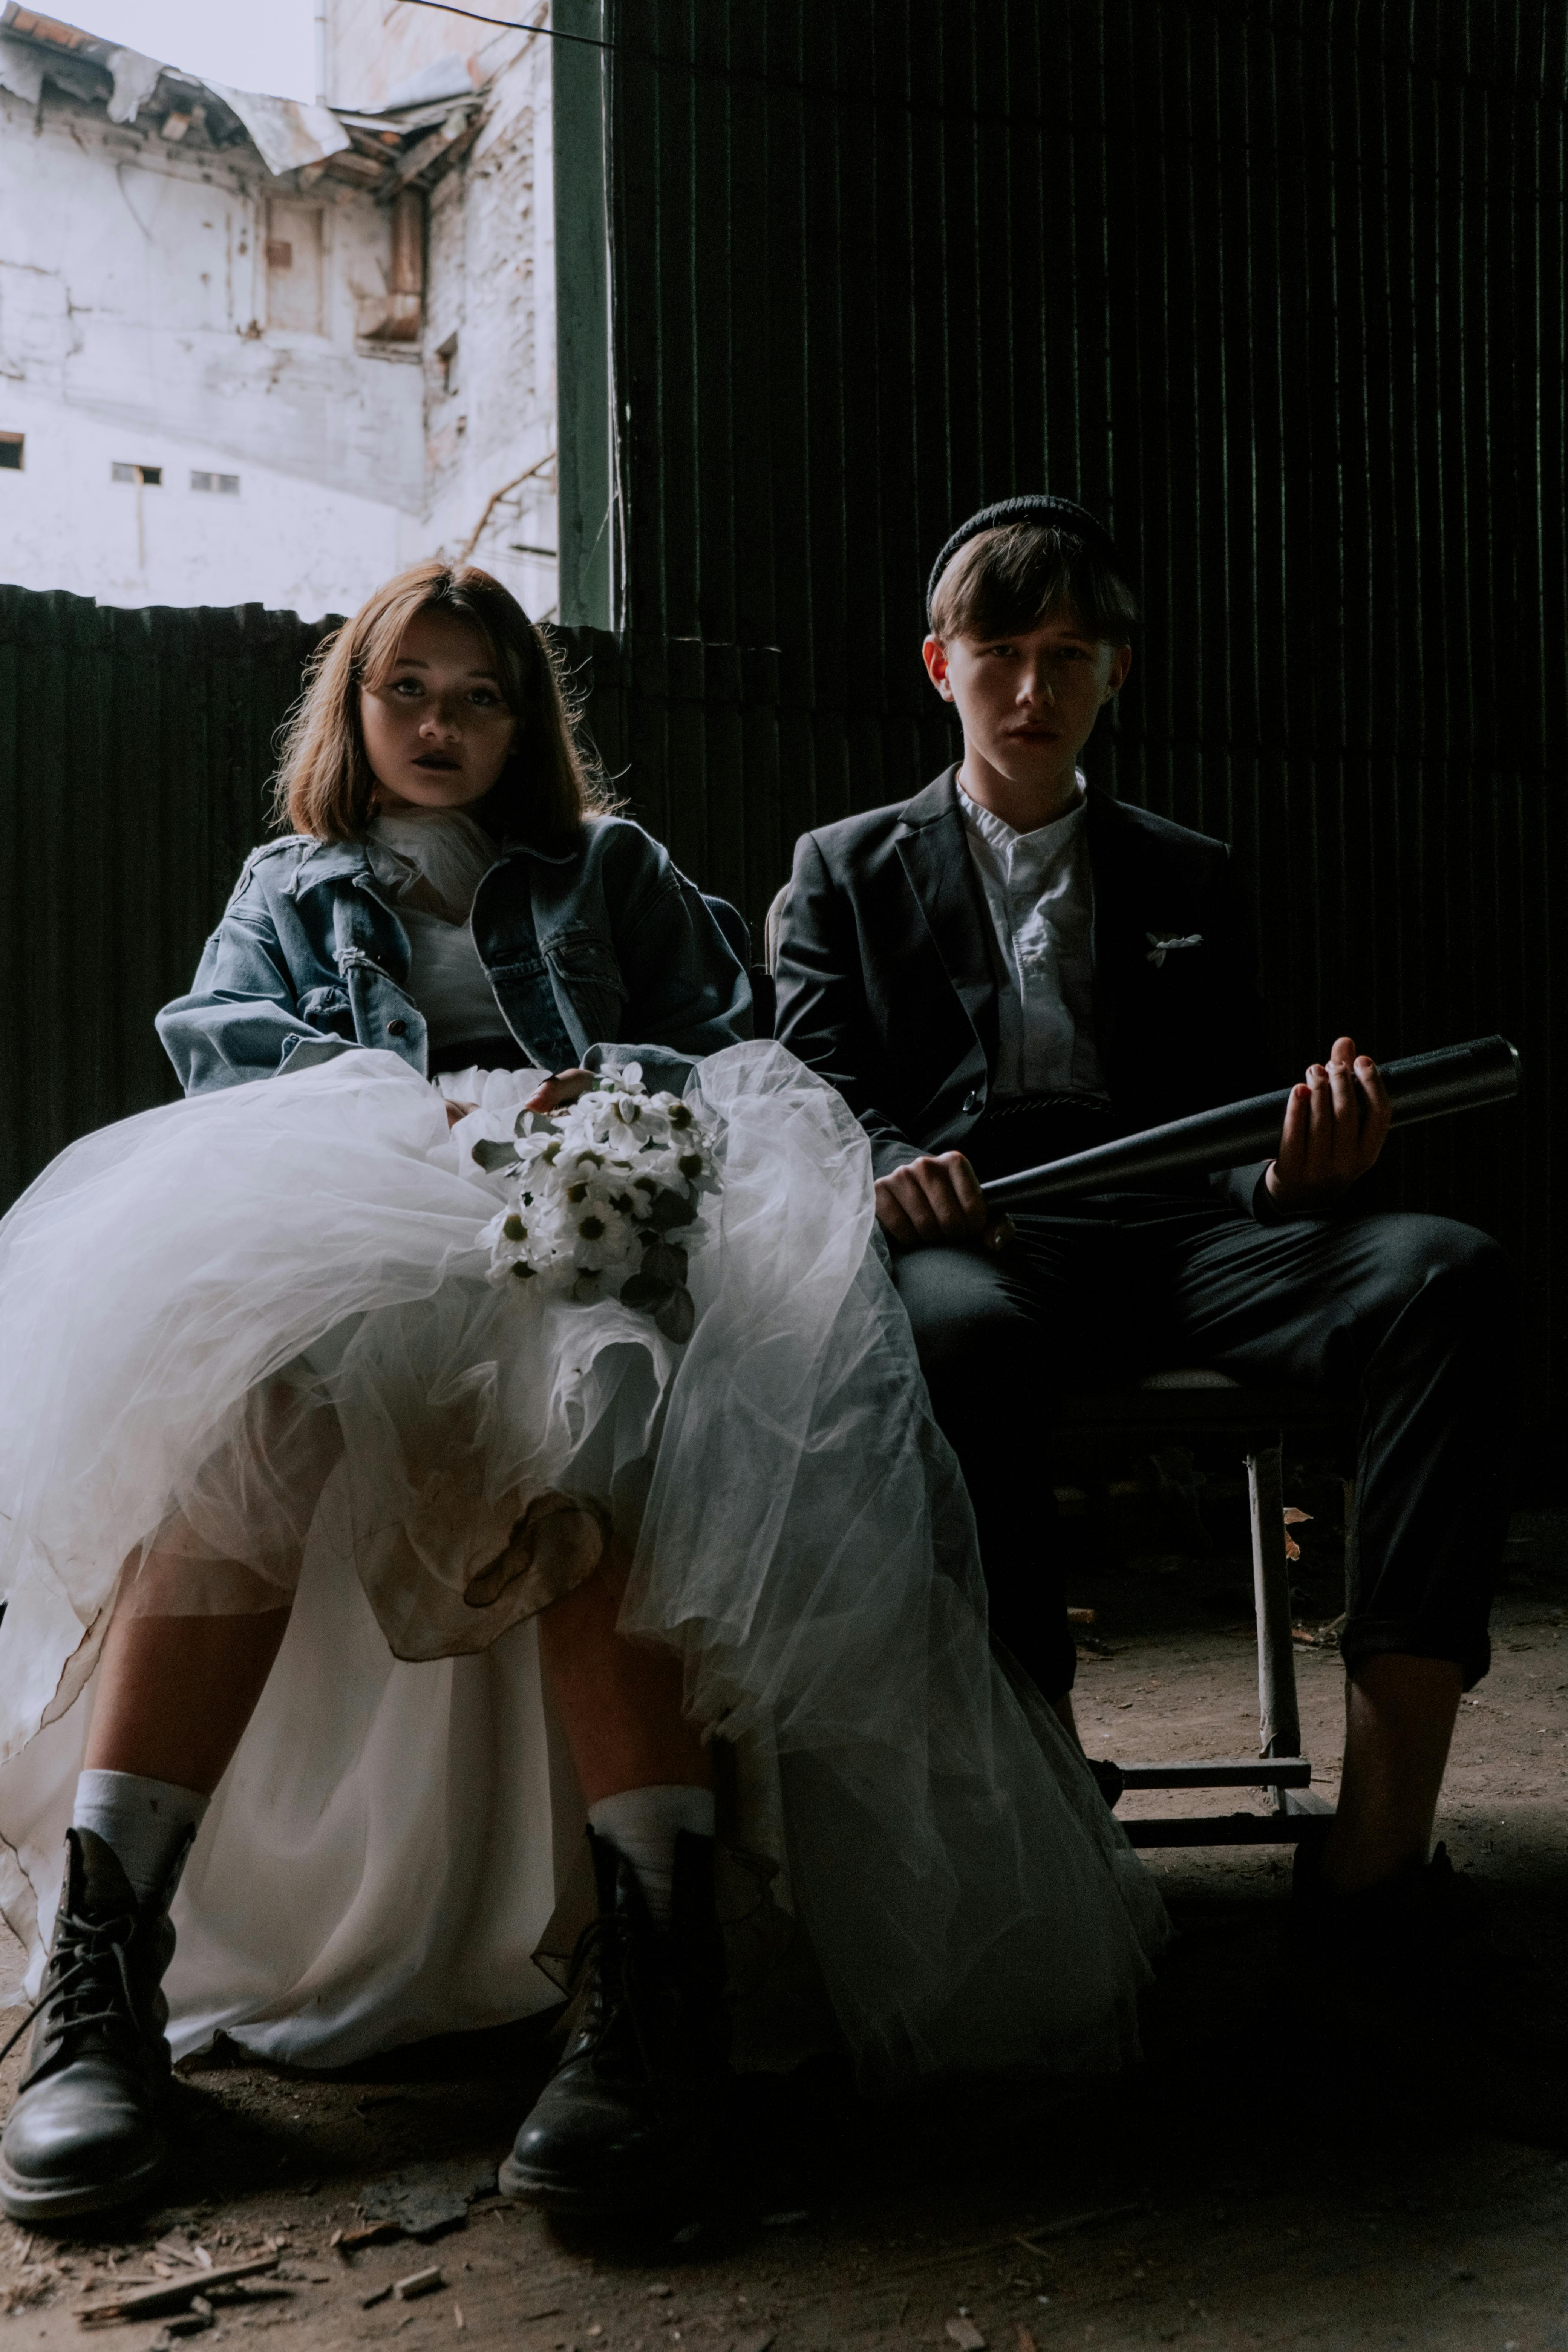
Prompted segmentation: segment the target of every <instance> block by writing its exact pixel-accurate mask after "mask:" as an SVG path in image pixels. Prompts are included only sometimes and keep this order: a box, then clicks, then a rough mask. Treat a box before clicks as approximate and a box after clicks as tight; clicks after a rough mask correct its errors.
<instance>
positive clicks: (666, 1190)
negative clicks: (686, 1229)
mask: <svg viewBox="0 0 1568 2352" xmlns="http://www.w3.org/2000/svg"><path fill="white" fill-rule="evenodd" d="M696 1214H697V1212H696V1210H695V1209H694V1208H693V1207H692V1205H691V1203H690V1202H689V1201H688V1200H686V1199H685V1198H684V1197H683V1196H682V1195H681V1194H680V1193H679V1192H675V1191H674V1190H673V1189H672V1188H671V1187H670V1186H669V1185H668V1184H661V1185H660V1186H659V1188H658V1192H656V1193H655V1194H654V1196H653V1199H652V1200H651V1201H650V1202H649V1203H648V1212H647V1222H648V1223H649V1224H650V1225H652V1226H653V1228H654V1230H655V1231H656V1232H657V1233H661V1234H667V1233H668V1232H669V1230H670V1228H671V1226H672V1225H689V1223H691V1221H692V1219H693V1218H694V1217H695V1216H696Z"/></svg>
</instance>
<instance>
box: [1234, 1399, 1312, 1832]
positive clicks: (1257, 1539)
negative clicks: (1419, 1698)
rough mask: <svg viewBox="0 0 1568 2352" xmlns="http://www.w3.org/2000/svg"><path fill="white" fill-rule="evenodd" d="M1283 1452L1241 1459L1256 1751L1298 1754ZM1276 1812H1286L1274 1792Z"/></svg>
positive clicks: (1274, 1448) (1281, 1794) (1271, 1449)
mask: <svg viewBox="0 0 1568 2352" xmlns="http://www.w3.org/2000/svg"><path fill="white" fill-rule="evenodd" d="M1283 1454H1284V1448H1283V1447H1282V1446H1280V1445H1270V1446H1268V1447H1267V1448H1266V1449H1264V1450H1263V1451H1262V1452H1260V1453H1257V1454H1248V1455H1247V1495H1248V1497H1249V1499H1250V1502H1251V1506H1252V1598H1253V1606H1254V1609H1255V1611H1256V1612H1257V1617H1258V1753H1259V1754H1260V1755H1263V1756H1300V1753H1301V1718H1300V1715H1299V1713H1298V1712H1297V1707H1296V1658H1295V1653H1294V1650H1293V1648H1292V1646H1291V1640H1290V1570H1289V1562H1288V1561H1287V1559H1286V1557H1285V1470H1284V1461H1283ZM1274 1807H1275V1811H1277V1812H1281V1813H1283V1812H1286V1811H1289V1806H1288V1805H1287V1803H1286V1791H1285V1790H1283V1789H1279V1790H1276V1791H1275V1794H1274Z"/></svg>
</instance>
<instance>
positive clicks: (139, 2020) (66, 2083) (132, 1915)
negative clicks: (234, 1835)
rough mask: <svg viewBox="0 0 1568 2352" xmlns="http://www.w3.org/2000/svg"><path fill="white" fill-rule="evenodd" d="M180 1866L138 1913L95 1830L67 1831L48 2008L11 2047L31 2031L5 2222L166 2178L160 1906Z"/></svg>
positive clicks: (13, 2130)
mask: <svg viewBox="0 0 1568 2352" xmlns="http://www.w3.org/2000/svg"><path fill="white" fill-rule="evenodd" d="M184 1858H185V1857H184V1851H182V1852H181V1854H180V1856H179V1860H178V1862H177V1863H176V1864H174V1868H173V1869H172V1870H171V1872H170V1874H169V1879H168V1883H167V1885H166V1886H165V1887H163V1889H162V1890H160V1892H159V1893H158V1894H157V1895H153V1896H152V1897H151V1898H150V1899H149V1900H148V1901H146V1902H144V1903H141V1902H138V1900H137V1897H136V1895H135V1894H134V1892H133V1891H132V1885H131V1882H130V1880H129V1879H128V1878H127V1877H126V1875H125V1873H124V1871H123V1870H122V1869H121V1865H120V1859H119V1856H118V1855H117V1854H116V1853H115V1852H114V1850H113V1848H112V1847H111V1846H109V1845H106V1844H105V1843H104V1841H103V1840H102V1839H101V1838H100V1837H99V1836H97V1835H96V1834H95V1833H94V1832H93V1831H91V1830H79V1829H71V1830H68V1831H67V1832H66V1883H65V1889H64V1892H63V1893H62V1895H61V1896H60V1907H59V1914H58V1917H57V1919H56V1921H55V1937H54V1943H53V1946H52V1947H51V1948H50V1952H49V1963H48V1968H47V1971H46V1973H45V1977H44V1990H43V1997H42V1999H41V2000H39V2002H38V2004H37V2008H36V2009H34V2010H32V2011H30V2012H29V2014H28V2016H27V2017H26V2018H25V2019H24V2020H23V2022H22V2025H21V2027H20V2028H19V2029H18V2030H17V2032H16V2033H14V2034H13V2035H12V2037H11V2040H10V2041H9V2042H7V2043H6V2045H5V2049H6V2050H10V2049H13V2048H14V2047H15V2046H16V2042H18V2041H19V2040H20V2039H21V2036H22V2033H24V2032H26V2028H27V2026H28V2024H30V2023H33V2021H34V2020H36V2021H37V2023H36V2025H35V2026H34V2032H33V2042H32V2048H31V2049H30V2051H29V2052H28V2053H27V2071H26V2074H24V2076H23V2078H22V2085H21V2088H20V2090H19V2091H18V2092H17V2094H16V2103H15V2105H13V2107H12V2109H11V2113H10V2115H9V2116H8V2117H7V2118H6V2123H5V2131H4V2133H0V2209H4V2210H5V2213H6V2214H8V2215H9V2217H10V2219H11V2220H12V2221H52V2220H55V2219H57V2218H59V2217H62V2216H64V2215H66V2214H69V2213H96V2212H99V2211H100V2210H102V2209H103V2208H104V2207H106V2206H110V2205H122V2204H125V2203H127V2202H128V2201H129V2200H131V2199H132V2198H133V2197H139V2196H140V2195H141V2194H142V2191H143V2190H145V2189H150V2188H151V2187H152V2186H153V2182H154V2181H155V2180H156V2179H157V2177H158V2175H159V2173H160V2172H161V2171H162V2170H163V2163H164V2159H165V2158H166V2156H167V2153H168V2149H167V2144H166V2142H165V2140H164V2137H163V2131H162V2130H161V2128H160V2126H159V2122H158V2112H159V2109H160V2107H161V2106H162V2105H163V2095H164V2092H165V2090H166V2088H167V2085H168V2080H169V2044H168V2042H167V2041H166V2040H165V2038H164V2032H163V2029H164V2027H165V2026H166V2025H167V2023H168V2021H169V2004H168V2002H167V2001H166V2000H164V1999H163V1993H162V1991H161V1990H159V1988H160V1984H161V1982H162V1979H163V1971H164V1970H165V1969H166V1968H167V1967H168V1965H169V1962H170V1959H171V1958H173V1956H174V1928H173V1927H171V1926H170V1924H169V1912H168V1906H169V1902H170V1900H171V1899H172V1897H173V1895H174V1887H175V1885H176V1884H177V1883H178V1880H179V1874H180V1867H181V1865H182V1864H184ZM4 2055H5V2052H4V2051H0V2057H3V2056H4Z"/></svg>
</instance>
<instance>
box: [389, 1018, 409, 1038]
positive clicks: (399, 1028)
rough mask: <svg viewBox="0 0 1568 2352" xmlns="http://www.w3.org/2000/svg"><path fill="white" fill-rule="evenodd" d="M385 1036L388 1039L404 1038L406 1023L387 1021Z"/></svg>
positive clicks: (406, 1029)
mask: <svg viewBox="0 0 1568 2352" xmlns="http://www.w3.org/2000/svg"><path fill="white" fill-rule="evenodd" d="M386 1034H387V1035H388V1036H389V1037H406V1036H407V1034H408V1024H407V1022H406V1021H389V1022H388V1023H387V1024H386Z"/></svg>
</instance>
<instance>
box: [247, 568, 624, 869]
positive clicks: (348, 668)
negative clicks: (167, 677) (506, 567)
mask: <svg viewBox="0 0 1568 2352" xmlns="http://www.w3.org/2000/svg"><path fill="white" fill-rule="evenodd" d="M419 613H449V614H451V615H452V616H453V617H454V618H455V619H458V620H464V621H469V622H471V623H472V624H473V625H474V627H475V628H477V629H478V630H479V633H480V635H482V636H483V638H484V640H485V643H486V644H487V645H488V646H489V650H490V655H491V657H492V659H493V660H494V662H495V666H496V677H497V680H498V683H499V684H500V691H501V698H502V700H503V701H504V702H505V704H506V706H507V708H508V709H509V710H510V711H511V713H512V714H513V716H514V717H515V719H516V720H517V733H516V735H515V736H514V738H513V739H512V747H511V750H510V753H509V754H508V756H507V763H506V766H505V767H504V769H503V770H502V771H501V777H500V783H499V784H498V785H497V786H496V792H495V800H494V803H493V806H492V810H491V812H490V813H489V814H490V818H491V827H492V830H494V831H496V832H498V833H503V834H505V833H511V834H516V835H521V837H522V838H524V839H526V840H529V841H532V842H536V843H539V844H541V845H543V844H546V843H553V842H564V841H566V840H569V839H570V838H571V836H572V835H574V834H575V833H576V831H577V830H578V828H579V827H580V825H581V824H582V822H583V819H584V817H585V816H587V815H589V814H591V813H593V812H595V811H598V810H608V809H611V808H613V807H614V806H615V801H614V798H613V796H612V795H611V794H610V793H608V792H607V790H606V789H605V784H604V782H603V781H602V779H601V778H600V776H599V774H598V772H597V770H596V768H595V766H594V765H592V764H591V763H590V761H589V760H588V759H587V758H586V757H585V756H584V751H583V749H582V747H581V745H580V744H579V742H578V740H577V731H576V723H575V722H576V716H577V713H576V709H575V708H574V703H573V700H572V698H571V697H570V694H569V691H568V688H567V685H566V681H565V677H564V674H563V667H562V664H561V661H560V657H559V656H558V655H557V654H556V653H555V651H554V649H553V647H552V646H550V645H549V644H548V643H547V642H546V640H545V639H544V637H543V636H542V635H541V633H540V631H539V630H538V629H537V628H536V627H535V625H534V624H533V623H532V622H531V620H530V619H529V617H528V614H526V613H525V612H524V611H523V609H522V606H521V604H519V603H518V601H517V599H516V597H515V596H513V595H511V594H510V593H509V592H508V591H507V590H506V589H505V588H503V587H502V586H501V583H500V581H499V580H496V579H493V578H492V577H491V575H490V574H489V572H479V571H477V570H476V569H475V568H474V567H473V566H472V565H471V564H464V565H454V564H450V563H441V562H430V563H416V564H415V565H414V566H413V568H412V569H411V570H409V571H407V572H399V573H398V575H397V577H396V579H395V580H389V581H388V582H387V583H386V585H385V586H384V588H378V589H377V590H376V592H375V593H374V596H371V597H368V598H367V599H366V601H365V602H364V604H362V605H361V606H360V609H359V611H358V612H357V613H356V614H354V616H353V620H352V621H345V622H344V623H343V625H342V628H340V629H335V630H334V631H333V632H332V634H331V636H330V637H327V638H325V639H324V640H323V642H322V643H321V646H319V647H318V649H317V651H316V653H315V654H314V656H312V658H311V661H310V666H309V667H308V668H307V670H306V672H305V689H304V692H303V693H302V694H301V695H300V699H299V701H298V702H297V703H296V704H295V706H294V709H293V710H292V711H291V712H290V713H289V718H288V719H287V721H286V722H285V727H284V731H283V743H282V757H281V759H280V761H279V768H278V774H277V777H276V780H275V783H274V804H275V817H276V821H277V823H278V824H280V825H285V826H287V827H288V828H289V830H290V831H292V832H294V833H305V834H312V835H314V836H315V838H316V839H317V840H318V841H357V840H358V839H360V838H361V836H362V835H363V834H364V833H365V831H366V830H367V828H368V826H369V824H370V822H371V819H372V817H373V816H374V813H375V793H376V780H375V777H374V773H373V772H372V770H371V765H370V761H369V760H368V759H367V758H366V756H365V748H364V730H363V727H362V726H361V724H360V694H361V691H362V689H363V688H366V687H368V688H371V689H372V690H374V688H376V687H378V686H382V685H384V683H385V681H386V679H387V678H388V677H390V676H391V674H392V671H393V669H394V668H395V665H396V661H397V650H398V647H399V646H400V645H401V644H402V642H403V633H404V631H405V629H406V628H407V626H408V625H409V623H410V621H412V620H413V619H414V618H415V616H416V614H419Z"/></svg>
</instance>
